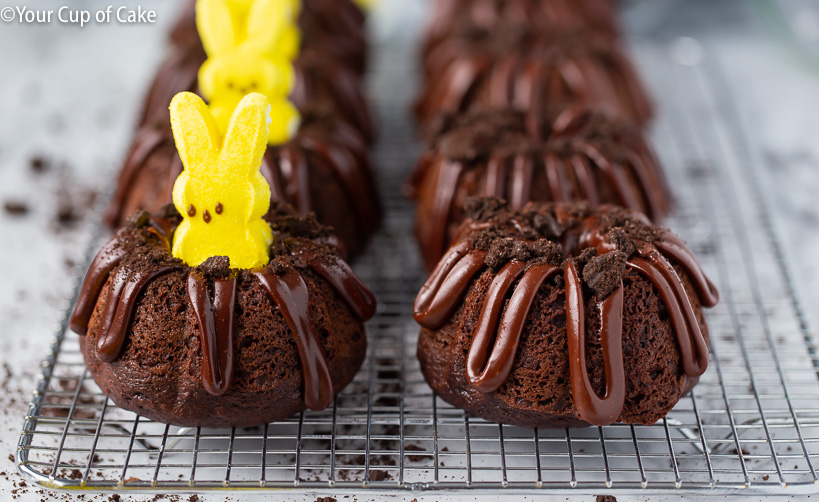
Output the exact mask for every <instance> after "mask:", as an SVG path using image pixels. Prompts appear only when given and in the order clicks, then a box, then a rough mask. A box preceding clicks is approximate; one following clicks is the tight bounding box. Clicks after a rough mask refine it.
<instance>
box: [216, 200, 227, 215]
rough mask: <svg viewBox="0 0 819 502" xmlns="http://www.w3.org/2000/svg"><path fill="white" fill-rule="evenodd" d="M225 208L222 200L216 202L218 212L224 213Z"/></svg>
mask: <svg viewBox="0 0 819 502" xmlns="http://www.w3.org/2000/svg"><path fill="white" fill-rule="evenodd" d="M224 209H225V206H223V205H222V203H221V202H217V203H216V214H222V211H224Z"/></svg>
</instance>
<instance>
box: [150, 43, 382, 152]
mask: <svg viewBox="0 0 819 502" xmlns="http://www.w3.org/2000/svg"><path fill="white" fill-rule="evenodd" d="M206 59H207V56H206V54H205V51H204V50H203V49H202V46H201V45H198V46H197V47H195V48H190V49H185V50H180V49H177V50H175V51H173V52H172V53H171V55H170V56H169V57H168V59H166V60H165V62H164V63H163V64H162V66H161V67H160V68H159V71H158V72H157V74H156V77H155V79H154V81H153V84H151V87H150V90H149V91H148V96H147V98H146V99H145V105H144V107H143V109H142V116H141V118H140V120H139V126H152V127H169V120H168V103H170V102H171V98H173V97H174V95H176V94H177V93H179V92H183V91H189V92H195V93H197V94H201V92H200V89H199V68H200V67H201V66H202V63H204V62H205V60H206ZM293 70H294V72H295V85H294V87H293V90H292V92H291V93H290V100H291V101H292V102H293V104H294V105H296V108H298V109H299V110H300V111H302V112H303V113H304V112H306V111H309V110H311V109H315V108H316V107H319V106H320V107H321V108H322V113H323V114H334V115H337V116H338V117H339V118H342V119H344V120H346V121H347V122H348V123H349V124H351V125H352V126H353V127H355V128H356V130H358V132H359V133H360V134H361V135H362V136H363V137H364V139H365V140H367V142H371V141H372V140H373V137H374V134H375V133H374V127H373V122H372V117H371V115H370V109H369V104H368V103H367V100H366V99H365V98H364V94H363V92H362V90H361V81H360V78H359V77H358V76H357V75H356V74H354V73H353V72H352V71H350V70H349V69H348V68H346V67H343V66H340V65H338V64H336V63H335V62H333V60H332V59H330V58H328V57H326V56H325V55H322V54H320V53H318V52H316V51H312V50H303V51H301V52H300V53H299V55H298V56H297V57H296V59H295V60H294V61H293Z"/></svg>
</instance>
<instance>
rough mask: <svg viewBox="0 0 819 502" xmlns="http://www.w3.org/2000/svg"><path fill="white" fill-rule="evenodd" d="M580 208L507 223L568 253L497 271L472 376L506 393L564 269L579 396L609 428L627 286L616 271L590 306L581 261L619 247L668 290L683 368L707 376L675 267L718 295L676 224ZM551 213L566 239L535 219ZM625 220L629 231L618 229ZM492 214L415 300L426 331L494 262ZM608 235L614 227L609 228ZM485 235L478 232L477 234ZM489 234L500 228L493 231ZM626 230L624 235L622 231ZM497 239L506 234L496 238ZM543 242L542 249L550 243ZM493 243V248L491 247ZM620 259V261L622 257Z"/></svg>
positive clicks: (479, 384)
mask: <svg viewBox="0 0 819 502" xmlns="http://www.w3.org/2000/svg"><path fill="white" fill-rule="evenodd" d="M577 207H578V206H574V207H572V206H567V205H560V204H557V205H552V206H550V205H537V204H530V205H528V206H527V207H525V208H524V209H523V210H522V211H521V212H519V213H513V216H512V217H511V219H510V220H509V221H507V222H505V223H504V225H506V226H507V227H509V228H518V229H520V231H519V232H512V233H511V234H505V235H507V237H506V238H507V239H511V240H512V241H514V242H515V246H518V247H521V248H523V249H524V250H525V249H526V246H531V245H532V244H533V243H536V242H538V240H542V239H545V238H547V237H548V238H549V239H550V241H551V242H552V243H554V244H558V245H559V246H560V249H561V250H562V253H563V257H562V259H556V257H555V256H554V255H553V254H552V255H549V256H540V257H539V256H537V255H536V253H533V252H532V251H524V254H523V255H522V256H525V257H527V258H528V259H520V256H516V257H512V258H511V259H508V260H507V261H506V263H505V264H504V265H503V266H502V267H501V268H500V269H499V270H496V271H495V276H494V278H493V279H492V283H491V285H490V287H489V290H488V293H487V294H486V296H485V298H484V303H483V307H482V310H481V314H480V318H479V320H478V322H477V324H476V326H475V328H474V330H475V331H474V338H473V341H472V345H471V347H470V349H469V354H468V356H467V374H468V379H469V382H470V385H472V386H473V387H474V388H475V389H477V390H478V391H480V392H483V393H490V392H493V391H495V390H497V389H498V388H499V387H500V386H501V385H502V384H503V383H504V382H505V380H506V379H507V377H508V376H509V374H510V372H511V370H512V368H513V365H514V363H515V356H516V354H517V349H518V344H519V342H520V337H521V334H522V332H523V328H524V324H525V323H526V319H527V316H528V315H529V310H530V308H531V306H532V302H533V300H534V298H535V296H536V295H537V293H538V291H539V290H540V288H541V286H542V285H543V283H544V282H545V281H547V280H549V279H550V278H551V277H553V276H556V275H558V274H560V275H561V276H562V282H563V285H564V290H565V298H566V330H567V338H568V350H569V361H570V377H571V378H570V384H571V394H572V399H573V402H574V405H575V408H576V410H577V414H578V416H579V418H581V419H582V420H584V421H586V422H588V423H590V424H593V425H607V424H610V423H613V422H615V421H617V419H618V417H619V416H620V414H621V412H622V410H623V405H624V399H625V389H626V381H625V377H624V375H625V370H624V364H625V361H624V357H623V347H622V339H623V283H622V271H620V272H619V273H618V272H617V271H616V270H613V269H612V270H607V271H606V273H608V274H611V275H613V278H614V280H615V283H614V284H613V286H614V287H613V289H612V290H611V291H609V292H608V293H607V294H605V295H600V294H598V293H595V294H594V295H593V296H592V302H593V304H592V305H591V306H588V307H587V306H586V305H585V301H584V297H585V296H586V295H585V294H584V286H585V288H586V289H585V291H589V290H590V289H592V290H593V289H594V288H593V287H592V285H590V284H589V282H588V280H587V279H586V278H584V275H583V274H581V273H580V271H579V270H581V268H580V266H581V265H583V266H586V267H588V265H586V264H584V263H582V261H583V260H584V259H588V253H590V252H591V254H592V256H595V259H598V260H604V259H605V258H607V256H606V255H608V254H609V253H617V254H619V256H615V258H620V259H622V260H624V261H625V265H626V266H627V267H629V268H632V269H634V270H636V271H638V272H639V273H640V274H642V275H643V276H644V277H646V278H647V279H649V280H650V281H651V282H652V283H653V284H654V286H655V288H656V290H657V291H658V292H659V294H660V295H661V296H662V299H663V302H664V304H665V307H666V309H667V311H668V313H669V316H670V318H671V322H672V324H673V328H674V332H675V334H676V339H677V342H678V345H679V351H680V356H681V360H682V368H683V372H684V374H685V375H686V376H688V377H691V378H696V377H698V376H699V375H701V374H702V373H704V372H705V370H706V367H707V364H708V343H707V340H706V338H705V336H704V335H703V333H702V330H701V328H700V324H699V322H698V320H697V318H696V316H695V314H694V311H693V308H692V306H691V303H690V301H689V299H688V296H687V294H686V291H685V288H684V286H683V281H682V280H681V278H680V276H679V275H678V273H677V271H676V270H675V266H677V267H680V268H681V269H682V270H683V272H684V273H685V274H686V275H687V277H688V278H689V279H690V280H691V281H692V282H693V284H694V285H695V288H696V291H697V294H698V296H699V297H700V298H699V300H700V302H701V303H702V305H703V306H705V307H713V306H714V305H716V303H717V302H718V301H719V295H718V292H717V290H716V288H715V286H714V285H713V284H712V283H711V282H710V281H709V280H708V278H707V277H706V276H705V274H704V272H703V271H702V268H701V266H700V265H699V263H698V261H697V259H696V257H695V256H694V254H693V252H692V251H691V250H690V249H689V248H688V247H687V246H686V245H685V244H684V243H683V242H682V240H680V239H679V238H678V237H676V236H674V235H672V234H671V233H670V232H668V231H667V230H661V229H658V227H653V226H652V225H651V224H650V223H649V222H648V221H647V220H645V217H644V216H642V215H639V214H638V213H634V212H632V213H627V214H625V216H623V215H622V214H620V215H618V214H617V212H623V211H624V210H622V209H617V208H613V207H610V206H603V207H601V208H600V209H599V212H590V211H588V210H587V209H582V210H581V211H579V213H580V214H578V211H577ZM537 214H541V215H543V214H546V215H549V216H551V217H553V220H554V223H556V226H555V225H552V227H554V228H558V229H560V232H559V234H560V235H549V236H547V237H544V236H543V234H542V233H541V232H539V231H537V230H536V227H537V225H534V224H533V217H536V216H534V215H537ZM612 221H617V224H618V225H624V226H623V227H611V225H612V223H611V222H612ZM492 225H493V224H492V223H489V224H487V223H486V220H485V219H484V220H482V221H480V220H479V221H476V220H468V221H467V222H465V223H464V226H463V227H462V230H461V232H460V233H459V240H458V241H457V243H456V244H455V245H454V246H453V247H452V248H451V250H450V251H449V252H448V253H447V255H446V257H445V258H443V259H442V260H441V262H440V263H439V265H438V267H437V268H436V269H435V271H434V272H433V273H432V275H431V276H430V278H429V280H428V281H427V282H426V284H424V286H423V288H422V289H421V291H420V293H419V294H418V297H417V299H416V302H415V306H414V317H415V320H416V321H417V322H418V323H419V324H420V325H421V326H422V327H424V328H425V329H428V330H436V329H440V328H441V327H443V326H444V325H445V324H446V323H447V322H448V321H449V320H450V318H451V317H452V316H453V314H454V313H455V311H456V310H457V309H458V307H459V305H460V304H461V303H462V301H463V298H464V296H465V295H466V294H467V291H468V289H469V287H470V285H471V284H472V282H473V281H474V280H475V279H476V277H477V276H478V275H479V274H480V273H482V272H483V271H485V270H486V269H487V267H490V268H491V265H495V266H497V264H496V263H495V262H494V261H492V264H490V263H489V260H488V253H487V250H486V249H478V247H483V248H485V247H486V244H478V242H479V241H480V234H481V233H482V232H484V233H485V232H487V231H491V230H492ZM604 232H605V233H604ZM476 235H478V238H477V239H476ZM486 235H490V236H491V234H486ZM624 235H625V236H626V237H625V238H624V237H623V236H624ZM492 239H494V240H495V241H497V238H492ZM541 247H543V246H541ZM492 249H493V248H490V252H492ZM615 261H618V260H615ZM587 308H592V309H594V311H596V312H599V313H600V328H599V332H598V333H597V334H596V335H593V336H596V337H597V338H596V339H599V340H600V344H601V347H602V350H603V359H604V366H605V394H604V396H603V397H600V396H598V395H597V394H596V393H595V391H594V390H593V388H592V386H591V383H590V376H589V371H588V369H587V367H586V355H585V346H586V336H588V335H587V333H586V327H585V325H584V322H585V321H584V319H585V318H586V309H587Z"/></svg>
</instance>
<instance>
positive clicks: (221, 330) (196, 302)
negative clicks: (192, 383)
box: [188, 272, 237, 396]
mask: <svg viewBox="0 0 819 502" xmlns="http://www.w3.org/2000/svg"><path fill="white" fill-rule="evenodd" d="M236 285H237V280H236V278H235V277H230V278H227V279H216V280H215V281H213V302H212V303H211V300H210V295H209V294H208V283H207V281H206V280H205V278H204V277H202V276H201V275H200V274H199V273H198V272H191V274H190V275H188V298H189V299H190V302H191V305H192V306H193V311H194V313H195V314H196V320H197V322H198V324H199V330H198V332H199V343H200V345H201V346H202V369H201V373H202V386H203V387H204V388H205V390H206V391H208V392H209V393H210V394H213V395H214V396H221V395H222V394H224V393H225V392H227V390H228V388H230V384H231V382H232V381H233V367H234V357H233V320H234V310H235V304H236Z"/></svg>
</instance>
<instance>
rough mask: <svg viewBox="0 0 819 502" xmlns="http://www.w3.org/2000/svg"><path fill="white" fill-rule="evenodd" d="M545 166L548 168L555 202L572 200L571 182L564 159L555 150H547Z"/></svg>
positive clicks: (547, 175)
mask: <svg viewBox="0 0 819 502" xmlns="http://www.w3.org/2000/svg"><path fill="white" fill-rule="evenodd" d="M543 166H544V168H545V169H546V177H547V179H548V180H549V188H550V189H551V191H552V200H553V201H555V202H568V201H569V200H571V195H570V194H569V182H568V179H567V178H566V170H565V169H564V167H565V166H564V164H563V161H562V160H561V159H560V158H558V156H557V155H556V154H555V152H546V156H545V158H544V159H543Z"/></svg>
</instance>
